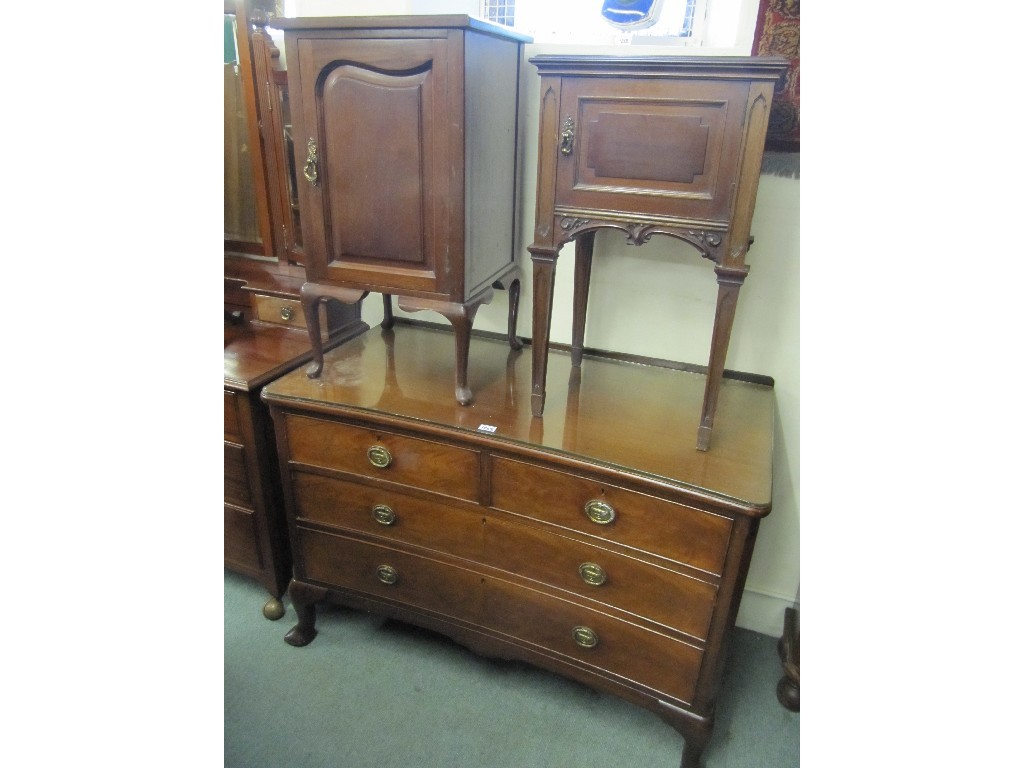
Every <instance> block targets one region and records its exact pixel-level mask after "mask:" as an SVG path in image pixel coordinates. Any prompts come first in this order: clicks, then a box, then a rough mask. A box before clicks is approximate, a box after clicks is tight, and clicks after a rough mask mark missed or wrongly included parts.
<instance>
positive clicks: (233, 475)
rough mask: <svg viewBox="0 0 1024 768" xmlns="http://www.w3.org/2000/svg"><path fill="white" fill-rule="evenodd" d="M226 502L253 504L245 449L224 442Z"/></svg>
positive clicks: (235, 444)
mask: <svg viewBox="0 0 1024 768" xmlns="http://www.w3.org/2000/svg"><path fill="white" fill-rule="evenodd" d="M224 500H225V501H233V502H235V503H236V504H241V505H242V506H248V505H250V504H252V492H251V491H250V489H249V474H248V472H246V469H245V448H243V447H242V446H241V445H238V444H237V443H232V442H229V441H227V440H225V441H224Z"/></svg>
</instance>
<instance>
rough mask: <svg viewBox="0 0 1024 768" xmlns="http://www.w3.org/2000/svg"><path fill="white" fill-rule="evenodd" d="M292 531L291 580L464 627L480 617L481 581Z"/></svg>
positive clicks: (423, 561)
mask: <svg viewBox="0 0 1024 768" xmlns="http://www.w3.org/2000/svg"><path fill="white" fill-rule="evenodd" d="M297 530H298V534H299V540H298V542H297V546H298V548H299V552H298V555H299V557H298V558H297V561H298V562H297V564H296V575H299V576H305V577H306V578H309V579H312V580H314V581H319V582H322V583H324V584H328V585H331V586H333V587H339V588H341V589H347V590H352V591H355V592H361V593H364V594H368V595H372V596H376V597H381V598H384V599H387V600H392V601H394V602H396V603H402V604H405V605H408V606H411V607H413V608H422V609H425V610H428V611H433V612H434V613H439V614H442V615H445V616H451V617H455V618H458V619H461V620H463V621H466V622H470V623H477V622H478V621H479V620H480V618H481V616H482V612H481V579H480V577H479V576H478V575H476V574H474V573H472V572H470V571H466V570H463V569H461V568H455V567H453V566H451V565H446V564H444V563H439V562H437V561H436V560H431V559H429V558H426V557H418V556H416V555H411V554H408V553H407V552H400V551H398V550H394V549H391V548H389V547H385V546H378V545H376V544H369V543H367V542H364V541H356V540H354V539H350V538H348V537H347V536H337V535H334V534H329V533H320V532H318V531H311V530H308V529H304V528H299V529H297ZM299 563H301V564H302V565H301V566H299ZM300 568H301V571H304V573H300Z"/></svg>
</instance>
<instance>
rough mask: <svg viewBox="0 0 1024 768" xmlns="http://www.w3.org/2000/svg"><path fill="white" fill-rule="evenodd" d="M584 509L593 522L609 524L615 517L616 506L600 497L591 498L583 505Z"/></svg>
mask: <svg viewBox="0 0 1024 768" xmlns="http://www.w3.org/2000/svg"><path fill="white" fill-rule="evenodd" d="M583 511H584V512H585V513H586V515H587V517H589V518H590V521H591V522H594V523H597V524H598V525H608V523H610V522H611V521H612V520H614V519H615V508H614V507H613V506H612V505H611V504H608V503H606V502H603V501H600V500H598V499H591V500H590V501H588V502H587V503H586V504H584V505H583Z"/></svg>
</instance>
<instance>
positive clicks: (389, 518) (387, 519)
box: [370, 504, 398, 525]
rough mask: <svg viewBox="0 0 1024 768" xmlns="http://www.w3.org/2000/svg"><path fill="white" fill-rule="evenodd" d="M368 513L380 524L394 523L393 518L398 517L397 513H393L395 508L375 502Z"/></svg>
mask: <svg viewBox="0 0 1024 768" xmlns="http://www.w3.org/2000/svg"><path fill="white" fill-rule="evenodd" d="M370 514H371V515H373V519H374V520H376V521H377V522H378V523H380V524H381V525H394V524H395V520H397V519H398V515H396V514H395V510H393V509H392V508H391V507H389V506H388V505H387V504H375V505H374V507H373V509H371V510H370Z"/></svg>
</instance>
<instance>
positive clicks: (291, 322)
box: [252, 294, 306, 328]
mask: <svg viewBox="0 0 1024 768" xmlns="http://www.w3.org/2000/svg"><path fill="white" fill-rule="evenodd" d="M252 301H253V304H254V305H255V307H256V319H257V320H262V321H263V322H264V323H276V324H278V325H287V326H290V327H292V328H305V327H306V316H305V315H304V314H303V313H302V302H301V301H298V300H297V299H282V298H278V297H277V296H263V295H261V294H255V295H254V296H253V297H252Z"/></svg>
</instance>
